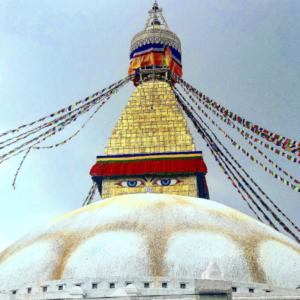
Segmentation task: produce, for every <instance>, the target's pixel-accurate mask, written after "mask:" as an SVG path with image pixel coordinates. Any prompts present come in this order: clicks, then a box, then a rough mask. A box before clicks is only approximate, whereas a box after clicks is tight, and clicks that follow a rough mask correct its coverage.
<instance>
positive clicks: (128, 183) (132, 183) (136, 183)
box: [116, 180, 144, 188]
mask: <svg viewBox="0 0 300 300" xmlns="http://www.w3.org/2000/svg"><path fill="white" fill-rule="evenodd" d="M116 184H117V185H119V186H123V187H130V188H134V187H138V186H142V185H144V182H143V181H141V180H122V181H119V182H117V183H116Z"/></svg>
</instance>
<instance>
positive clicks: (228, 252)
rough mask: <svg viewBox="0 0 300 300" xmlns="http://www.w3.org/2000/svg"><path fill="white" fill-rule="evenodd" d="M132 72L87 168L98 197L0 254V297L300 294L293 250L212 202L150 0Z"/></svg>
mask: <svg viewBox="0 0 300 300" xmlns="http://www.w3.org/2000/svg"><path fill="white" fill-rule="evenodd" d="M129 74H130V75H131V78H132V80H133V83H134V85H135V86H136V89H135V91H134V92H133V94H132V96H131V98H130V100H129V102H128V104H127V106H126V108H125V110H124V111H123V113H122V115H121V117H120V119H119V121H118V122H117V124H116V126H115V128H114V130H113V132H112V135H111V137H110V139H109V141H108V143H107V147H106V149H105V155H99V156H98V157H97V160H96V163H95V165H94V166H92V168H91V172H90V173H91V176H92V179H93V181H94V182H95V183H96V185H97V188H98V191H99V197H98V199H96V200H95V202H94V203H91V204H89V205H87V206H84V207H82V208H80V209H77V210H75V211H71V212H70V213H67V214H65V215H63V216H61V217H59V218H57V219H56V220H55V221H54V222H53V223H52V224H50V225H49V226H46V228H43V229H39V230H37V231H35V232H33V233H31V234H29V235H27V236H26V237H24V238H23V239H21V240H20V241H18V242H16V243H15V244H13V245H11V246H10V247H8V248H7V249H6V250H4V251H3V252H2V253H1V254H0V290H1V291H2V292H1V293H2V294H0V298H1V297H8V298H10V299H67V298H68V299H69V298H87V299H89V298H103V297H105V298H116V297H117V298H124V299H129V298H132V297H133V298H137V297H148V298H153V299H158V298H161V297H165V298H168V299H169V298H175V299H177V298H186V299H191V298H198V297H200V298H201V297H202V298H214V299H216V298H218V299H221V298H222V299H230V298H232V297H233V298H236V299H246V298H253V299H254V298H263V299H265V298H268V299H287V298H288V299H300V292H299V291H297V289H296V288H297V286H298V285H299V283H300V277H299V274H300V246H299V244H297V243H296V242H295V241H293V240H291V239H290V238H288V237H286V236H284V235H283V234H281V233H279V232H277V231H275V230H274V229H272V228H271V227H269V226H266V225H264V224H262V223H261V222H259V221H256V220H254V219H253V218H251V217H249V216H247V215H245V214H243V213H241V212H239V211H237V210H235V209H232V208H230V207H227V206H225V205H222V204H219V203H217V202H215V201H213V199H210V200H208V199H209V193H208V188H207V183H206V179H205V174H206V173H207V167H206V165H205V163H204V160H203V155H202V152H201V151H198V150H196V149H195V145H194V142H193V138H192V136H191V133H190V131H189V128H188V126H187V121H186V119H185V118H184V115H183V112H182V110H181V108H180V106H179V105H178V102H177V101H176V97H175V94H174V93H173V90H172V89H171V86H172V85H173V84H174V83H175V82H176V78H177V77H176V76H178V77H180V76H181V75H182V65H181V45H180V40H179V38H178V37H177V35H176V34H175V33H173V32H172V31H170V29H169V27H168V25H167V23H166V20H165V18H164V17H163V15H162V9H161V8H160V7H159V6H158V4H157V2H155V3H154V4H153V7H152V8H151V9H150V11H149V19H148V21H147V24H146V27H145V29H144V30H143V31H141V32H140V33H138V34H137V35H135V36H134V38H133V40H132V43H131V48H130V67H129ZM174 74H176V76H173V75H174ZM100 197H101V199H100ZM224 197H226V195H224Z"/></svg>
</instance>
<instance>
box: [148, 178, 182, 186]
mask: <svg viewBox="0 0 300 300" xmlns="http://www.w3.org/2000/svg"><path fill="white" fill-rule="evenodd" d="M153 183H154V185H160V186H169V185H175V184H177V183H179V180H178V179H175V178H172V179H171V178H162V179H156V180H154V182H153Z"/></svg>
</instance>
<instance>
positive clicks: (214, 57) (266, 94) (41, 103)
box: [0, 0, 300, 250]
mask: <svg viewBox="0 0 300 300" xmlns="http://www.w3.org/2000/svg"><path fill="white" fill-rule="evenodd" d="M158 2H159V4H160V5H161V6H162V7H163V9H164V15H165V17H166V19H167V22H168V24H169V27H170V29H171V30H173V31H174V32H176V33H177V35H178V36H179V37H180V39H181V42H182V56H183V71H184V79H185V80H186V81H188V82H190V83H191V84H193V85H194V86H196V87H197V88H199V89H200V90H202V91H203V92H204V93H205V94H206V95H209V96H210V97H212V98H214V99H216V100H217V101H219V102H220V103H221V104H222V105H225V106H227V107H229V108H230V109H231V110H232V111H234V112H237V113H239V114H240V115H242V116H244V117H246V118H247V119H249V120H251V121H253V122H255V123H258V124H260V125H262V126H263V127H265V128H268V129H271V130H273V131H275V132H278V133H281V134H282V135H285V136H288V137H291V138H294V139H297V140H300V131H299V128H300V118H299V113H300V99H299V98H300V29H299V28H300V1H298V0H285V1H280V0H263V1H262V0H251V1H249V0H244V1H235V0H185V1H178V0H177V1H175V0H160V1H158ZM151 5H152V0H130V1H124V0H110V1H104V0H88V1H86V0H72V1H71V0H64V1H61V0H48V1H47V0H43V1H40V0H26V1H25V0H24V1H22V0H18V1H17V0H1V1H0V103H1V106H0V132H2V131H5V130H8V129H12V128H15V127H17V126H19V125H21V124H23V123H27V122H30V121H33V120H35V119H38V118H39V117H41V116H44V115H47V114H48V113H51V112H54V111H56V110H58V109H59V108H62V107H64V106H66V105H69V104H71V103H73V102H75V101H77V100H79V99H81V98H84V97H86V96H88V95H90V94H92V93H94V92H95V91H98V90H101V89H102V88H104V87H106V86H108V85H109V84H111V83H113V82H115V81H117V80H119V79H121V78H123V77H125V76H126V73H127V68H128V56H129V45H130V40H131V38H132V37H133V35H134V34H135V33H137V32H138V31H140V30H142V29H143V27H144V25H145V22H146V18H147V11H148V10H149V9H150V7H151ZM133 89H134V87H133V86H132V85H127V86H126V87H125V88H123V89H122V90H121V91H120V93H119V94H118V95H116V96H115V97H114V98H112V99H111V100H110V101H109V102H108V103H107V104H106V105H105V106H104V107H103V108H102V109H101V110H100V112H99V113H98V114H97V115H96V117H95V118H94V119H93V121H92V122H90V123H89V124H88V126H86V128H85V129H84V130H83V131H82V132H81V134H80V135H78V136H77V137H76V138H75V139H73V140H72V141H71V142H70V143H68V144H67V145H65V146H62V147H60V148H56V149H54V150H40V151H32V153H30V155H29V157H28V159H27V160H26V161H25V163H24V166H23V168H22V170H21V172H20V175H19V177H18V180H17V186H16V189H15V190H14V189H13V188H12V181H13V177H14V174H15V172H16V169H17V167H18V164H19V163H20V160H21V157H16V158H14V159H12V160H9V161H7V162H5V163H3V164H1V165H0V200H1V206H0V250H1V249H4V248H5V247H7V246H8V245H9V244H11V243H12V242H14V241H15V240H17V239H19V238H21V237H22V236H24V235H25V234H26V233H27V232H30V231H32V230H35V229H36V228H40V227H44V226H45V225H46V224H48V223H49V222H51V220H52V219H53V218H54V217H56V216H58V215H61V214H63V213H66V212H68V211H71V210H74V209H76V208H78V207H80V206H81V205H82V203H83V201H84V199H85V197H86V195H87V193H88V190H89V188H90V186H91V184H92V182H91V179H90V176H89V169H90V167H91V166H92V165H93V163H94V162H95V157H96V155H97V154H101V153H103V149H104V147H105V144H106V142H107V139H108V137H109V136H110V134H111V131H112V129H113V126H114V124H115V123H116V121H117V119H118V117H119V115H120V113H121V111H122V109H123V108H124V106H125V105H126V102H127V101H128V98H129V96H130V94H131V92H132V91H133ZM85 119H86V116H84V117H82V118H81V119H79V120H78V122H77V123H76V124H75V125H74V126H73V127H72V128H71V129H68V130H67V132H66V133H64V134H62V135H61V136H60V137H58V138H57V139H53V140H51V141H49V142H47V143H46V142H45V143H44V145H46V144H47V145H48V144H52V143H53V142H55V141H60V140H62V139H63V138H65V137H67V136H68V135H70V134H72V133H73V132H74V131H76V129H78V127H79V126H80V125H81V124H82V123H83V122H84V121H85ZM190 125H191V124H190ZM192 132H193V134H194V140H195V143H196V144H197V147H198V149H199V150H203V153H204V159H205V161H206V164H207V166H208V175H207V181H208V185H209V190H210V196H211V199H212V200H214V201H218V202H221V203H224V204H226V205H229V206H231V207H233V208H236V209H238V210H240V211H242V212H244V213H247V214H249V215H251V216H252V214H251V212H250V211H249V209H248V208H247V206H246V205H245V203H244V202H243V201H242V200H241V199H240V196H239V195H238V194H237V192H236V191H235V190H234V189H233V187H232V186H231V184H230V182H229V181H228V180H227V179H226V177H225V176H224V175H223V173H222V172H221V170H220V169H219V167H218V166H217V164H216V163H215V161H214V159H213V158H212V157H211V154H210V153H209V150H208V149H207V148H206V147H205V144H204V143H203V141H201V139H200V138H199V136H197V134H196V133H195V131H194V130H193V129H192ZM225 144H226V142H225ZM226 145H227V146H228V148H229V149H231V151H232V153H233V154H234V155H235V157H236V158H237V159H238V160H239V161H240V162H241V163H242V165H243V166H245V168H246V169H247V170H248V171H249V173H250V174H251V175H252V176H253V178H255V179H256V180H257V182H259V183H260V185H261V186H262V187H263V188H264V190H265V191H266V192H267V193H268V194H269V195H270V196H271V198H272V199H273V200H274V202H275V203H276V204H277V205H278V206H280V207H281V208H282V209H283V210H284V211H285V212H286V213H287V215H289V216H290V217H291V218H292V219H293V220H294V221H295V222H296V223H297V224H298V225H299V224H300V196H299V193H296V192H294V191H292V190H290V189H289V188H288V187H286V186H284V185H282V184H281V183H280V182H279V181H276V180H275V179H274V178H272V177H270V176H269V175H268V174H266V173H265V172H264V171H263V170H262V169H260V168H259V167H258V166H257V165H255V164H253V163H252V162H249V161H248V160H247V158H246V157H245V156H242V154H241V153H239V152H237V150H236V149H234V148H232V147H231V146H230V145H229V144H226ZM272 158H273V159H276V161H277V162H278V163H279V164H281V165H282V166H284V167H285V168H287V169H288V170H289V171H290V172H291V173H292V174H293V175H294V176H295V177H296V178H300V170H299V166H296V165H294V164H293V163H291V162H289V161H287V160H284V159H282V158H280V157H274V156H272Z"/></svg>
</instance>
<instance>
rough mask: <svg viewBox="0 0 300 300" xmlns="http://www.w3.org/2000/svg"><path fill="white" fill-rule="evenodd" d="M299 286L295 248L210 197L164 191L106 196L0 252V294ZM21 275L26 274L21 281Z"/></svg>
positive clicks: (298, 255) (298, 248) (299, 249)
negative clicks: (65, 288) (191, 284)
mask: <svg viewBox="0 0 300 300" xmlns="http://www.w3.org/2000/svg"><path fill="white" fill-rule="evenodd" d="M212 264H216V265H217V266H218V268H219V271H220V274H222V277H223V278H224V280H232V281H237V282H245V281H246V282H259V283H268V284H271V285H274V286H278V287H289V288H295V287H296V286H297V285H298V284H299V274H300V246H299V245H298V244H297V243H296V242H293V241H292V240H291V239H289V238H287V237H285V236H284V235H282V234H280V233H278V232H276V231H275V230H273V229H272V228H270V227H268V226H265V225H263V224H262V223H260V222H258V221H256V220H254V219H253V218H250V217H248V216H247V215H245V214H242V213H240V212H238V211H237V210H234V209H231V208H229V207H227V206H224V205H222V204H219V203H216V202H214V201H211V200H204V199H199V198H192V197H182V196H175V195H166V194H134V195H125V196H118V197H113V198H110V199H106V200H103V201H100V202H97V203H94V204H91V205H89V206H86V207H83V208H81V209H78V210H75V211H73V212H70V213H68V214H66V215H64V216H62V217H60V218H59V219H57V220H56V221H55V222H54V224H52V225H51V226H49V227H48V228H47V229H44V230H40V231H38V232H36V233H34V234H32V235H29V236H27V237H26V238H24V239H22V240H20V241H19V242H17V243H15V244H13V245H12V246H11V247H9V248H8V249H6V250H5V251H3V252H2V253H1V254H0V289H9V288H12V287H17V286H23V285H24V284H25V283H28V282H41V281H46V280H54V279H68V278H74V279H76V278H93V277H104V278H106V277H107V276H108V275H109V276H120V277H124V278H126V277H132V276H135V277H139V276H143V277H145V276H166V277H177V278H201V275H202V273H203V272H204V271H205V270H207V268H208V266H210V265H212ZM24 274H26V276H24Z"/></svg>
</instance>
